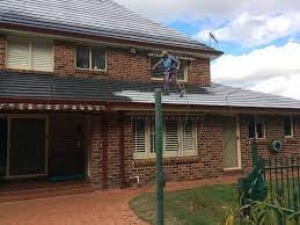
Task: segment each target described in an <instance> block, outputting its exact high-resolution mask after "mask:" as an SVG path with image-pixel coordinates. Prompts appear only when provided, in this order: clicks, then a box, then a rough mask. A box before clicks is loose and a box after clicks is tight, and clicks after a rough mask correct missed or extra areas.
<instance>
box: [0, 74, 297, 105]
mask: <svg viewBox="0 0 300 225" xmlns="http://www.w3.org/2000/svg"><path fill="white" fill-rule="evenodd" d="M161 86H162V84H161V83H160V82H159V83H157V82H156V83H141V82H137V81H121V80H99V79H93V78H75V77H61V76H58V75H42V74H19V73H14V72H3V71H2V72H0V99H3V98H5V99H18V98H19V99H28V100H45V101H51V100H53V101H54V100H63V101H69V100H70V101H95V102H99V103H100V102H101V103H107V102H122V103H150V104H153V103H154V90H155V88H161ZM185 89H186V92H187V94H186V95H185V96H184V97H183V98H180V97H179V95H178V94H177V93H176V94H175V90H174V88H173V89H172V90H171V93H172V94H171V95H169V96H163V98H162V102H163V103H164V104H177V105H182V106H184V107H186V106H187V105H201V106H225V107H247V108H248V107H251V108H278V109H279V108H286V109H300V101H299V100H295V99H291V98H287V97H282V96H276V95H270V94H263V93H259V92H254V91H250V90H245V89H241V88H232V87H227V86H222V85H213V86H212V87H200V86H197V85H186V86H185Z"/></svg>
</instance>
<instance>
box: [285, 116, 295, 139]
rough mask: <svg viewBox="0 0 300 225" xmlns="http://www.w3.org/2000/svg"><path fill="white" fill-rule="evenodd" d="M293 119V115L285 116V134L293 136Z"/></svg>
mask: <svg viewBox="0 0 300 225" xmlns="http://www.w3.org/2000/svg"><path fill="white" fill-rule="evenodd" d="M292 135H293V132H292V120H291V117H285V118H284V136H292Z"/></svg>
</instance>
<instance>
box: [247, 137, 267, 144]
mask: <svg viewBox="0 0 300 225" xmlns="http://www.w3.org/2000/svg"><path fill="white" fill-rule="evenodd" d="M252 140H254V138H249V141H252ZM255 141H256V143H258V144H268V143H269V142H270V140H268V139H266V138H255Z"/></svg>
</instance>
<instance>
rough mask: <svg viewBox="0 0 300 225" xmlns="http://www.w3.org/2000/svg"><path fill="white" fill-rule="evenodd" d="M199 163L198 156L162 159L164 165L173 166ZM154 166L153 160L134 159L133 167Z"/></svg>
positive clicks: (154, 160)
mask: <svg viewBox="0 0 300 225" xmlns="http://www.w3.org/2000/svg"><path fill="white" fill-rule="evenodd" d="M196 162H199V156H198V155H193V156H178V157H168V158H163V164H164V165H174V164H182V163H196ZM155 164H156V159H155V158H148V159H134V166H154V165H155Z"/></svg>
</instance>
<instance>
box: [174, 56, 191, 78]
mask: <svg viewBox="0 0 300 225" xmlns="http://www.w3.org/2000/svg"><path fill="white" fill-rule="evenodd" d="M189 63H190V62H189V61H187V60H180V68H179V71H178V74H177V79H178V80H184V74H185V71H186V70H187V68H188V66H189Z"/></svg>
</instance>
